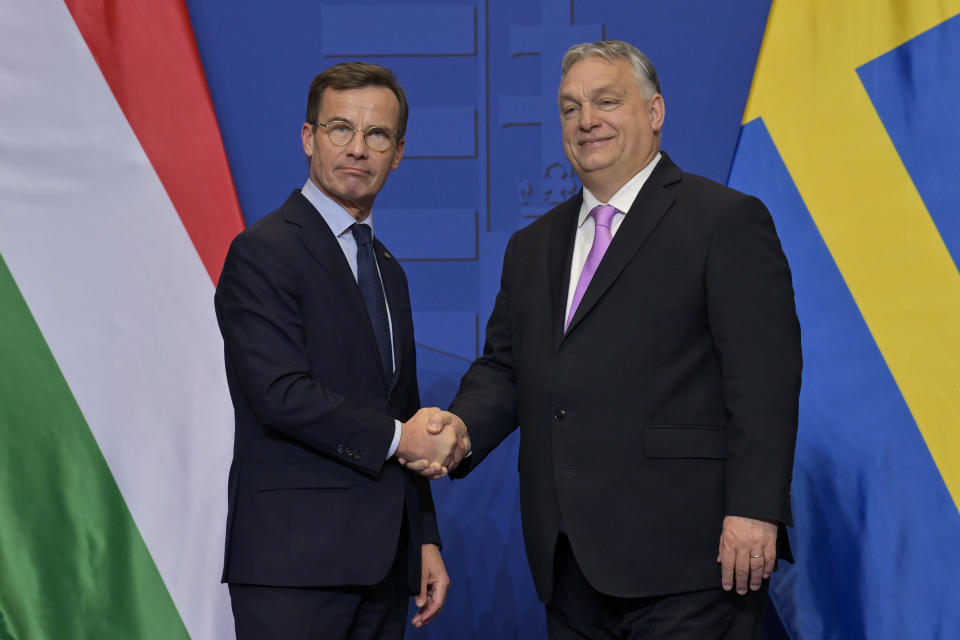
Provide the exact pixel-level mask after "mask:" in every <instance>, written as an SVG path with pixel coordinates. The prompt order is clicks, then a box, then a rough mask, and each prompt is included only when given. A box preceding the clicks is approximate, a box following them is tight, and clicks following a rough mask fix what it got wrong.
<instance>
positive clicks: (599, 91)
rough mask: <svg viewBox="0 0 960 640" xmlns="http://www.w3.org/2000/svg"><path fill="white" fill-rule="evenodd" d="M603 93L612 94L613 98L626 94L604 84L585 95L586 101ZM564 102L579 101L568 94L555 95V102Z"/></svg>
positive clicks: (610, 85)
mask: <svg viewBox="0 0 960 640" xmlns="http://www.w3.org/2000/svg"><path fill="white" fill-rule="evenodd" d="M604 93H611V94H613V95H615V96H618V97H622V96H625V95H626V94H627V92H626V91H623V90H621V89H618V88H617V87H616V85H612V84H605V85H603V86H600V87H597V88H596V89H594V90H593V91H591V92H590V94H589V95H587V99H588V100H592V99H593V98H596V97H597V96H598V95H602V94H604ZM564 100H569V101H570V102H579V100H577V99H576V98H574V97H573V96H571V95H570V94H569V93H559V94H557V102H563V101H564Z"/></svg>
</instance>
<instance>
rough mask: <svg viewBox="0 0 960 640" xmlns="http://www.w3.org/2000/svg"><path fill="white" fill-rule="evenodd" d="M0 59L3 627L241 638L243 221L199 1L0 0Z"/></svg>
mask: <svg viewBox="0 0 960 640" xmlns="http://www.w3.org/2000/svg"><path fill="white" fill-rule="evenodd" d="M0 70H2V71H0V113H2V114H3V117H2V118H0V442H2V447H0V575H2V579H0V638H3V639H4V640H9V639H15V640H24V639H27V638H158V639H159V638H162V639H165V640H166V639H171V638H186V637H194V638H231V637H233V630H232V620H231V617H230V610H229V602H228V598H227V593H226V589H225V588H224V587H223V585H221V584H219V578H220V568H221V561H222V543H223V531H224V515H225V511H226V496H225V491H226V475H227V469H228V467H229V462H230V455H231V447H232V426H231V425H232V411H231V407H230V404H229V396H228V393H227V389H226V384H225V379H224V374H223V364H222V353H221V350H222V342H221V340H220V337H219V333H218V331H217V327H216V321H215V319H214V316H213V312H212V296H213V288H214V281H215V279H216V277H217V276H218V274H219V269H220V265H221V264H222V261H223V256H224V255H225V253H226V248H227V246H228V243H229V241H230V239H231V238H232V237H233V236H234V235H235V234H236V233H237V232H238V231H239V230H240V229H241V228H242V218H241V216H240V211H239V206H238V204H237V199H236V195H235V193H234V189H233V183H232V180H231V178H230V172H229V168H228V166H227V163H226V156H225V154H224V151H223V147H222V143H221V141H220V135H219V131H218V129H217V124H216V119H215V116H214V113H213V109H212V106H211V102H210V97H209V94H208V92H207V88H206V82H205V80H204V77H203V71H202V67H201V65H200V60H199V56H198V54H197V50H196V46H195V44H194V40H193V33H192V30H191V28H190V22H189V19H188V16H187V11H186V8H185V6H184V5H183V4H182V2H166V3H146V4H144V3H125V2H121V1H120V0H113V1H110V0H107V1H106V2H104V1H102V0H101V1H93V0H89V1H88V0H68V2H66V4H65V3H64V2H63V1H62V0H35V1H31V2H17V1H16V0H2V1H0Z"/></svg>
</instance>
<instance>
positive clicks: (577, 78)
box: [558, 56, 637, 100]
mask: <svg viewBox="0 0 960 640" xmlns="http://www.w3.org/2000/svg"><path fill="white" fill-rule="evenodd" d="M636 89H637V81H636V78H635V77H634V75H633V67H632V66H630V63H629V62H628V61H627V60H624V59H622V58H616V59H614V60H613V61H610V60H607V59H606V58H602V57H600V56H589V57H587V58H584V59H583V60H580V61H578V62H575V63H574V64H573V65H572V66H571V67H570V68H569V69H567V73H566V74H565V75H564V76H563V79H562V80H561V81H560V90H559V92H558V96H559V98H560V99H561V100H562V99H564V98H572V99H583V98H592V97H594V96H595V94H596V93H598V92H603V91H617V92H620V93H629V92H631V91H634V90H636Z"/></svg>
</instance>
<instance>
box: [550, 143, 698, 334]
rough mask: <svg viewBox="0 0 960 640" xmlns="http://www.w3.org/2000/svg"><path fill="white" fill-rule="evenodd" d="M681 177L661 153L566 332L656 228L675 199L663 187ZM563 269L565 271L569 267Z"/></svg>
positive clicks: (664, 154)
mask: <svg viewBox="0 0 960 640" xmlns="http://www.w3.org/2000/svg"><path fill="white" fill-rule="evenodd" d="M681 177H682V173H681V171H680V169H679V168H678V167H677V166H676V165H675V164H673V162H672V161H671V160H670V157H669V156H667V154H666V153H663V155H662V157H661V158H660V162H659V163H658V164H657V166H656V168H655V169H654V170H653V173H652V174H650V177H649V178H648V179H647V182H646V183H645V184H644V185H643V188H642V189H640V193H638V194H637V197H636V199H634V201H633V205H631V207H630V211H628V212H627V216H626V217H625V218H624V220H623V222H622V223H621V224H620V228H619V229H618V230H617V234H616V235H615V236H614V238H613V242H611V243H610V246H609V247H608V248H607V252H606V253H605V254H604V255H603V259H602V260H601V261H600V265H599V266H598V267H597V271H596V273H594V274H593V279H592V280H590V284H589V286H587V290H586V291H585V292H584V294H583V298H582V299H581V300H580V305H579V306H578V307H577V312H576V313H575V314H574V316H573V319H572V320H571V321H570V326H569V327H568V329H567V334H569V333H570V332H571V331H573V330H574V329H575V328H576V327H577V325H578V324H579V323H580V321H581V320H582V319H583V317H584V316H585V315H587V314H588V313H590V310H591V309H592V308H593V307H594V306H595V305H596V304H597V302H598V301H599V300H600V298H602V297H603V294H604V293H606V291H607V289H609V288H610V286H611V285H612V284H613V283H614V282H615V281H616V280H617V278H618V277H619V276H620V274H621V273H622V272H623V270H624V269H625V268H626V266H627V264H629V262H630V260H631V259H632V258H633V256H634V255H636V253H637V251H639V250H640V247H641V246H642V245H643V243H644V242H645V241H646V240H647V238H648V237H649V236H650V234H651V233H652V232H653V230H654V228H656V226H657V223H658V222H660V219H661V218H662V217H663V215H664V214H665V213H666V212H667V210H668V209H669V208H670V205H672V204H673V201H674V200H675V199H676V196H675V195H674V194H673V192H672V191H671V190H670V189H667V188H666V187H667V186H668V185H670V184H673V183H675V182H678V181H679V180H680V179H681ZM568 264H569V262H568ZM567 270H568V271H569V266H568V268H567Z"/></svg>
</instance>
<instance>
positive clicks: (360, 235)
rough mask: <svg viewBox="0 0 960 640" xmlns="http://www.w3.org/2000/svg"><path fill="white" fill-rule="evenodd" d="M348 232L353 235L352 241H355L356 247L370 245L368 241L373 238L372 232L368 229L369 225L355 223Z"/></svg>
mask: <svg viewBox="0 0 960 640" xmlns="http://www.w3.org/2000/svg"><path fill="white" fill-rule="evenodd" d="M350 231H351V232H352V233H353V239H354V240H356V241H357V244H358V245H360V246H363V245H367V244H370V240H371V238H372V236H373V231H372V230H371V229H370V225H366V224H361V223H359V222H357V223H354V224H353V225H352V226H351V227H350Z"/></svg>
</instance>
